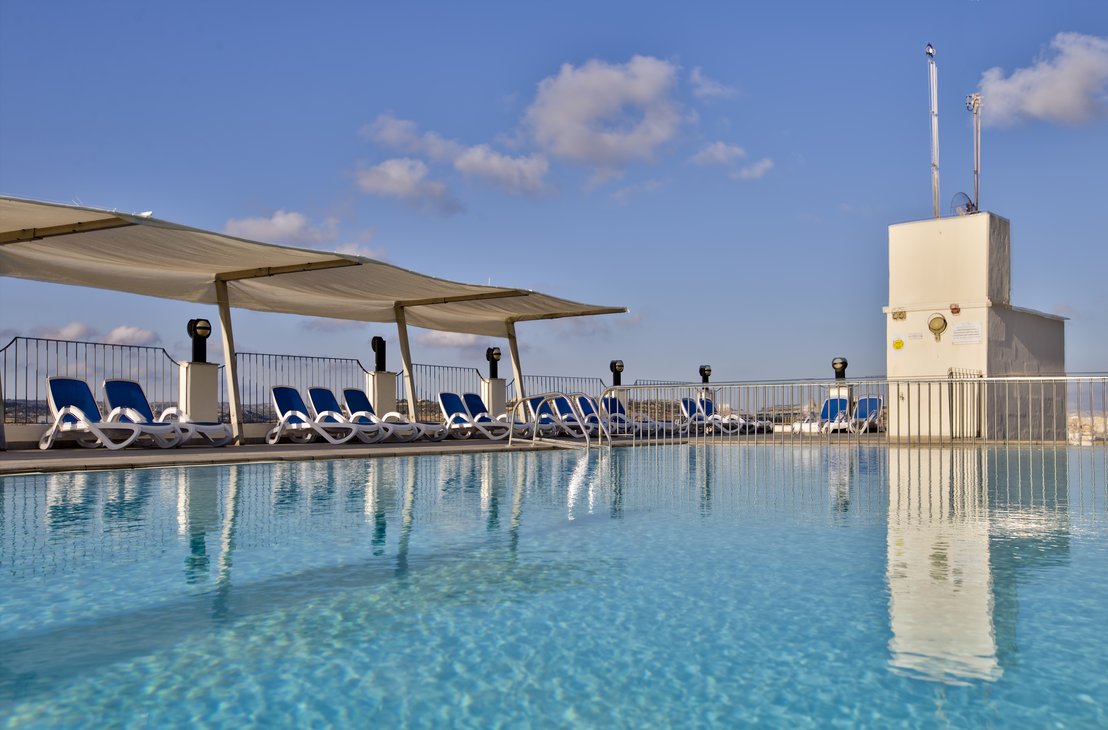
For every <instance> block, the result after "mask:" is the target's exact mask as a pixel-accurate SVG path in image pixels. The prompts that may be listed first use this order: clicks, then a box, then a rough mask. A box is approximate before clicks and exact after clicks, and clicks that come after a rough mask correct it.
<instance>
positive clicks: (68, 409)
mask: <svg viewBox="0 0 1108 730" xmlns="http://www.w3.org/2000/svg"><path fill="white" fill-rule="evenodd" d="M66 416H73V417H74V418H76V419H77V420H78V421H81V422H83V423H92V421H90V420H89V417H88V416H86V415H85V412H84V411H82V410H81V409H80V408H78V407H77V406H62V407H61V408H60V409H58V416H57V418H56V419H55V421H56V422H58V423H61V420H62V419H63V418H65V417H66Z"/></svg>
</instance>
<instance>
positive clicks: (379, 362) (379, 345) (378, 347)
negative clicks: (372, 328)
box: [369, 336, 385, 373]
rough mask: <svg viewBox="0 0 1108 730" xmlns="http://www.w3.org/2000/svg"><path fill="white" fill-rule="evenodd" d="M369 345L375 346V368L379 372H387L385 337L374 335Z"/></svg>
mask: <svg viewBox="0 0 1108 730" xmlns="http://www.w3.org/2000/svg"><path fill="white" fill-rule="evenodd" d="M369 346H370V347H372V348H373V355H374V358H373V370H374V371H375V372H378V373H383V372H385V338H384V337H380V336H377V337H374V338H373V339H372V340H370V341H369Z"/></svg>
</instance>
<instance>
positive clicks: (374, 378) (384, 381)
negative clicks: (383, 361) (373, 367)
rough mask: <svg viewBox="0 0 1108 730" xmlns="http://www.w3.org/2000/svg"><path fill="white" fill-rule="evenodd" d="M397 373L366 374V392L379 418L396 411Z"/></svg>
mask: <svg viewBox="0 0 1108 730" xmlns="http://www.w3.org/2000/svg"><path fill="white" fill-rule="evenodd" d="M399 375H400V374H399V373H390V372H387V371H384V370H382V371H381V372H373V373H366V376H365V385H366V392H367V393H369V398H370V401H371V402H372V403H373V410H374V411H375V412H376V413H377V415H379V416H383V415H385V414H386V413H392V412H393V411H395V410H396V379H397V377H399Z"/></svg>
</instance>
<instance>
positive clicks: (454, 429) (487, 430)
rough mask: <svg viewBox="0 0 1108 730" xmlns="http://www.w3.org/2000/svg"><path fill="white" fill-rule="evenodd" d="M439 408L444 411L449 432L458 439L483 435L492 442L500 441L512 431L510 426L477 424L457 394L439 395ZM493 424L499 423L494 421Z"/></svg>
mask: <svg viewBox="0 0 1108 730" xmlns="http://www.w3.org/2000/svg"><path fill="white" fill-rule="evenodd" d="M439 408H441V409H442V415H443V419H444V421H445V425H446V430H447V432H448V433H449V434H450V435H451V436H452V437H454V438H456V439H467V438H470V437H471V436H475V435H481V436H484V437H485V438H487V439H489V440H490V441H499V440H501V439H505V438H508V436H509V435H510V434H511V429H510V428H508V424H506V423H500V424H499V425H495V426H494V425H492V424H483V423H479V422H477V421H476V420H475V419H474V418H473V416H472V415H470V412H469V409H467V408H466V404H465V401H464V400H462V397H461V396H460V395H458V394H457V393H439ZM492 423H493V424H496V423H499V422H497V421H493V422H492Z"/></svg>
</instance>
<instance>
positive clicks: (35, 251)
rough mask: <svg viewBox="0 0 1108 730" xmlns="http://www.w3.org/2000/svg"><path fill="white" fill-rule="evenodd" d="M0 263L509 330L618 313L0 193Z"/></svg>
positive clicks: (283, 306) (122, 285) (157, 288)
mask: <svg viewBox="0 0 1108 730" xmlns="http://www.w3.org/2000/svg"><path fill="white" fill-rule="evenodd" d="M0 275H2V276H14V277H19V278H23V279H33V280H36V281H46V282H53V283H58V284H73V285H77V286H88V287H95V288H99V289H112V290H116V291H123V292H130V293H133V294H144V295H147V296H154V297H162V298H167V299H179V300H182V301H187V302H197V303H203V304H218V295H217V286H216V282H226V291H227V297H228V304H229V305H230V306H231V307H240V308H243V309H253V310H256V311H261V312H284V313H287V314H301V315H309V316H314V317H329V318H334V319H349V320H357V321H362V322H396V321H397V319H398V311H401V310H402V311H403V317H404V318H405V319H406V321H407V324H408V325H411V326H415V327H423V328H426V329H435V330H444V331H447V332H464V333H469V334H475V335H484V336H491V337H506V336H508V335H509V333H510V332H511V331H512V324H513V323H515V322H520V321H526V320H535V319H553V318H559V317H578V316H583V315H593V314H617V313H623V312H626V311H627V309H626V308H625V307H604V306H595V305H590V304H581V303H578V302H571V301H568V300H565V299H559V298H557V297H552V296H549V295H546V294H540V293H537V292H532V291H528V290H525V289H511V288H503V287H493V286H481V285H477V284H463V283H459V282H454V281H448V280H446V279H439V278H437V277H433V276H426V275H424V274H419V273H416V272H414V271H409V270H407V269H402V268H399V267H397V266H392V265H391V264H386V263H383V262H381V261H375V260H373V259H367V258H363V257H360V256H349V255H345V254H338V253H331V252H326V251H320V250H313V249H300V248H290V247H287V246H276V245H273V244H266V243H258V242H256V241H248V240H244V239H241V238H235V237H234V236H227V235H224V234H221V233H213V232H210V231H203V230H199V229H196V228H189V227H187V226H182V225H179V224H176V223H170V222H167V221H161V220H157V219H154V218H151V217H146V216H143V215H133V214H125V213H119V212H116V211H107V210H99V209H94V208H83V207H78V206H71V205H59V204H56V203H46V202H41V201H34V200H24V199H20V198H11V197H0Z"/></svg>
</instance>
